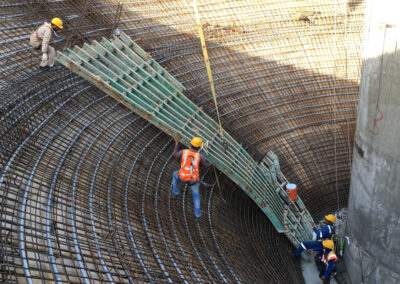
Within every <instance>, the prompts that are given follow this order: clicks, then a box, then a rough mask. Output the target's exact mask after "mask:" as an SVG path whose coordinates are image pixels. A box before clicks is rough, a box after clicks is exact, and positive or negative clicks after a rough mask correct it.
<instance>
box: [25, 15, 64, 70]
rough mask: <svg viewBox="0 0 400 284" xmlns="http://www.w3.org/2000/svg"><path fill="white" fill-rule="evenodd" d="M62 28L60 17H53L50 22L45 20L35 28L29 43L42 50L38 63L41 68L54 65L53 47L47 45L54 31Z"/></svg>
mask: <svg viewBox="0 0 400 284" xmlns="http://www.w3.org/2000/svg"><path fill="white" fill-rule="evenodd" d="M62 28H63V22H62V21H61V19H60V18H54V19H52V20H51V22H50V24H49V23H47V22H45V23H44V24H43V25H41V26H40V27H39V28H38V29H37V30H35V31H34V32H33V33H32V34H31V36H30V40H29V44H30V45H31V46H32V47H34V48H36V49H41V51H42V53H43V54H42V62H41V63H40V69H41V70H48V69H49V68H51V67H53V65H54V57H55V55H56V51H55V49H54V48H53V47H52V46H50V45H49V43H50V41H51V37H52V35H53V32H54V31H59V30H61V29H62Z"/></svg>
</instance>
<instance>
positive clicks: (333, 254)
mask: <svg viewBox="0 0 400 284" xmlns="http://www.w3.org/2000/svg"><path fill="white" fill-rule="evenodd" d="M332 259H334V260H335V262H336V261H337V256H336V253H335V252H334V251H331V252H330V253H328V255H327V257H326V258H325V254H324V255H323V256H322V258H321V261H322V262H323V263H325V264H326V266H327V267H328V265H329V263H328V262H329V261H330V260H332Z"/></svg>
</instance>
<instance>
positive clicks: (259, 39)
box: [0, 0, 365, 283]
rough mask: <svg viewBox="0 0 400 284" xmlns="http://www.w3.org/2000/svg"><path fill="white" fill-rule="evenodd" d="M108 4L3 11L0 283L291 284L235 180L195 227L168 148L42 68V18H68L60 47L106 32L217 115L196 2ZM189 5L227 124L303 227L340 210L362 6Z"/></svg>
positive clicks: (285, 262) (212, 198) (5, 7)
mask: <svg viewBox="0 0 400 284" xmlns="http://www.w3.org/2000/svg"><path fill="white" fill-rule="evenodd" d="M119 2H120V3H119ZM119 2H118V1H98V0H96V1H91V0H88V1H72V0H65V1H23V0H20V1H3V2H2V4H0V16H1V22H0V46H1V48H0V66H1V67H0V70H1V71H2V72H1V74H0V90H1V91H0V96H1V100H0V107H1V112H0V113H1V115H0V124H1V126H0V131H1V135H0V152H1V155H0V168H1V171H0V175H1V177H0V185H1V190H0V193H1V219H0V220H1V223H2V224H1V233H0V242H1V252H0V257H1V259H0V261H1V267H0V270H1V278H0V281H3V282H6V283H17V282H26V279H32V281H33V282H35V283H36V282H37V283H39V282H54V281H58V280H59V281H62V282H70V283H85V282H97V281H98V282H111V281H114V282H119V283H121V282H131V283H133V282H151V281H152V282H154V283H164V282H168V281H169V280H171V281H172V282H184V281H188V282H189V283H192V282H204V283H209V282H224V281H226V282H235V281H238V280H239V281H241V282H245V283H249V282H258V283H265V282H273V283H302V282H303V280H302V277H301V276H300V270H299V266H298V264H295V263H293V262H292V261H291V260H290V258H289V254H288V250H289V249H290V244H289V242H288V241H287V240H286V239H285V237H284V236H282V235H279V234H278V233H276V232H275V230H274V228H273V226H272V225H271V224H270V222H269V221H268V219H267V218H266V217H265V216H264V215H263V214H262V212H261V211H260V210H259V209H258V208H257V206H255V205H254V204H253V203H252V201H251V200H250V199H248V198H247V197H246V196H245V195H244V194H242V193H241V191H240V189H238V188H237V187H236V186H235V185H234V184H233V183H232V182H231V181H229V180H228V179H227V178H226V177H224V176H222V175H220V184H221V188H218V187H217V186H216V185H214V186H213V187H211V188H209V189H207V188H205V187H204V188H201V196H202V209H203V212H204V215H203V217H202V219H201V221H200V223H199V224H196V223H195V222H194V221H193V205H192V201H191V195H190V193H189V191H188V190H187V189H183V187H182V188H181V195H180V198H179V199H178V200H171V199H170V198H169V195H168V191H169V189H170V182H171V174H172V172H173V170H175V169H176V168H177V167H178V163H177V162H175V161H174V160H173V159H172V157H171V151H172V144H173V143H171V142H172V141H171V138H170V137H168V136H166V135H165V134H163V133H161V132H160V131H158V130H157V129H155V128H154V127H153V126H151V125H149V124H148V123H147V122H145V121H144V120H143V119H141V118H139V117H138V116H137V115H135V114H133V113H130V112H129V111H128V110H127V109H125V108H124V107H123V106H122V105H120V104H117V103H116V102H115V101H114V100H112V99H111V98H109V97H108V96H106V95H105V94H104V93H102V92H101V90H98V89H96V88H94V87H92V86H91V85H89V84H88V83H87V82H85V81H83V80H82V79H81V78H80V77H79V76H76V75H74V74H72V73H70V72H69V71H68V70H66V69H64V68H59V69H57V70H54V71H48V72H43V71H38V64H39V62H38V60H39V56H40V54H39V53H37V52H36V51H34V50H32V49H31V48H30V47H29V45H28V36H29V34H30V32H31V31H32V30H33V29H34V28H35V27H37V26H38V25H40V24H41V22H43V21H44V20H49V19H50V18H52V17H54V16H59V17H61V18H62V19H63V20H64V21H65V27H66V28H65V30H64V31H63V32H62V33H60V38H55V43H54V45H55V47H56V48H57V49H60V48H62V47H65V46H66V45H70V46H72V45H74V44H82V43H83V42H86V41H90V40H93V39H100V38H101V37H102V36H107V35H109V34H110V33H111V32H112V30H113V28H115V27H117V26H118V27H119V28H121V29H122V30H123V31H125V32H126V33H127V34H129V35H130V36H131V37H132V38H133V39H134V40H135V41H136V42H137V43H138V44H139V45H141V46H142V47H143V48H144V49H145V50H146V51H148V52H149V53H150V54H151V55H152V56H153V57H154V58H155V59H156V60H157V61H158V62H160V63H161V64H162V65H163V66H164V67H165V68H167V69H168V70H169V72H170V73H172V74H173V75H174V76H175V77H176V78H177V79H178V80H179V81H180V82H182V83H183V84H184V85H185V87H186V88H187V89H188V91H187V93H186V95H187V96H189V97H190V98H191V99H192V100H193V101H194V102H196V103H197V104H198V105H199V106H202V107H203V109H204V110H205V111H206V112H208V113H209V114H210V115H212V116H213V115H214V117H215V112H214V105H213V101H212V98H211V96H210V91H209V85H208V79H207V73H206V70H205V66H204V64H203V58H202V53H201V46H200V41H199V39H198V37H197V27H196V25H195V19H194V13H193V7H192V1H119ZM198 2H200V4H199V12H200V15H201V18H202V22H203V29H204V33H205V36H206V40H207V47H208V50H209V56H210V63H211V68H212V71H213V76H214V81H215V87H216V91H217V96H218V102H219V106H220V112H221V120H222V124H223V127H224V128H225V129H226V130H227V131H228V132H230V134H231V135H232V136H233V137H235V139H237V140H239V141H241V142H242V143H243V145H245V146H246V147H247V149H248V151H249V152H250V153H251V154H252V156H253V157H254V158H256V159H258V160H261V159H262V158H263V157H264V155H265V154H266V153H267V152H268V151H269V150H273V151H274V152H275V153H277V154H278V155H279V158H280V162H281V167H282V171H283V173H284V174H285V175H286V176H287V177H288V178H289V179H290V180H291V181H293V182H295V183H297V184H298V187H299V188H300V195H301V196H302V198H303V200H304V202H305V204H306V205H307V207H308V209H309V210H310V212H311V213H312V214H314V217H315V218H319V217H320V216H321V215H322V214H324V213H326V212H327V211H329V210H333V209H336V208H337V204H338V203H339V204H340V206H344V205H346V203H347V195H348V188H349V179H350V162H351V161H350V160H351V159H350V157H351V155H352V153H351V150H352V148H353V136H354V129H355V121H354V118H355V112H356V106H357V100H358V98H357V96H358V89H359V86H358V84H359V74H360V50H361V37H362V33H363V21H364V5H365V3H364V2H365V1H340V0H325V1H311V0H309V1H306V0H304V1H268V2H265V1H198ZM119 4H122V6H121V5H119ZM203 179H204V181H205V182H206V183H210V184H215V177H214V173H213V172H206V171H204V175H203ZM337 192H338V193H339V200H338V198H337ZM223 200H226V202H227V203H224V201H223Z"/></svg>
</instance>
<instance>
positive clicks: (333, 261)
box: [323, 249, 336, 279]
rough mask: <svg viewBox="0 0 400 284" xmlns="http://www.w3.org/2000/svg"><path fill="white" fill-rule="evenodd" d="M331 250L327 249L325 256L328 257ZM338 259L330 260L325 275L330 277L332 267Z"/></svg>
mask: <svg viewBox="0 0 400 284" xmlns="http://www.w3.org/2000/svg"><path fill="white" fill-rule="evenodd" d="M330 252H331V250H330V249H325V252H324V256H325V258H328V254H329V253H330ZM335 263H336V260H335V259H334V258H333V259H331V260H329V261H328V267H326V269H325V272H324V274H323V276H324V277H325V278H326V279H328V277H329V275H331V272H332V269H333V268H334V267H335Z"/></svg>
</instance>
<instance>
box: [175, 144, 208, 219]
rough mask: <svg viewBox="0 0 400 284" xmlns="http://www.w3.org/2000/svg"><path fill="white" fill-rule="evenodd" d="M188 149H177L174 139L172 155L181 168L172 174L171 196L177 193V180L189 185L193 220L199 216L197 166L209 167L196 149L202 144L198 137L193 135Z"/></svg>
mask: <svg viewBox="0 0 400 284" xmlns="http://www.w3.org/2000/svg"><path fill="white" fill-rule="evenodd" d="M191 145H192V147H191V148H190V149H185V150H180V151H178V141H177V140H176V139H175V148H174V157H175V158H177V159H178V160H180V162H181V168H180V170H178V171H175V172H174V173H173V175H172V192H171V195H172V197H173V198H175V197H176V196H178V194H179V182H180V183H184V184H187V185H189V187H190V190H191V191H192V196H193V204H194V215H195V220H196V221H198V220H199V218H200V217H201V209H200V193H199V189H200V176H199V175H200V171H199V166H200V165H201V166H204V167H207V168H208V167H209V166H210V165H212V164H211V163H209V162H208V161H207V160H206V159H205V158H204V156H203V155H202V154H200V153H199V152H198V151H199V150H200V147H201V146H202V145H203V140H202V139H201V138H200V137H194V138H193V139H192V141H191Z"/></svg>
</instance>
